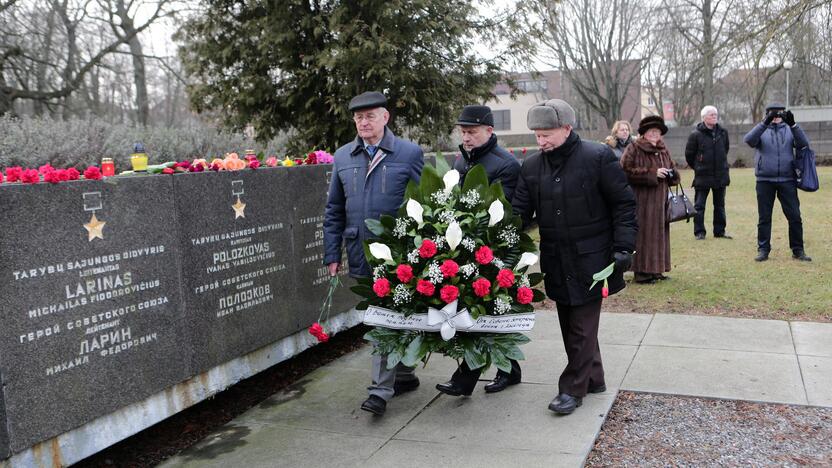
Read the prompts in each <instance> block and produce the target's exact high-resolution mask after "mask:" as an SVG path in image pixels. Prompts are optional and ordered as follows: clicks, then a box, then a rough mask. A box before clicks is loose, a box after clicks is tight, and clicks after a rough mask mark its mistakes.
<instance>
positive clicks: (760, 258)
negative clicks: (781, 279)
mask: <svg viewBox="0 0 832 468" xmlns="http://www.w3.org/2000/svg"><path fill="white" fill-rule="evenodd" d="M766 260H768V251H767V250H760V251H758V252H757V256H756V257H754V261H755V262H764V261H766Z"/></svg>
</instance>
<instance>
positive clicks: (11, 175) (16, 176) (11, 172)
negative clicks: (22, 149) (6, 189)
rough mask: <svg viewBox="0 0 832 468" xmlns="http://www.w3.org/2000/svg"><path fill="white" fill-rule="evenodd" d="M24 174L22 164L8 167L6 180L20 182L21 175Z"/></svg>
mask: <svg viewBox="0 0 832 468" xmlns="http://www.w3.org/2000/svg"><path fill="white" fill-rule="evenodd" d="M22 175H23V168H22V167H20V166H14V167H7V168H6V181H7V182H18V181H20V177H21V176H22Z"/></svg>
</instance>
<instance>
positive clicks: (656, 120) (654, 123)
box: [638, 115, 667, 135]
mask: <svg viewBox="0 0 832 468" xmlns="http://www.w3.org/2000/svg"><path fill="white" fill-rule="evenodd" d="M651 128H658V129H659V130H660V131H661V132H662V135H664V134H665V133H667V125H665V123H664V119H663V118H661V117H659V116H658V115H648V116H647V117H645V118H643V119H641V122H639V123H638V134H639V135H644V134H645V133H646V132H647V130H650V129H651Z"/></svg>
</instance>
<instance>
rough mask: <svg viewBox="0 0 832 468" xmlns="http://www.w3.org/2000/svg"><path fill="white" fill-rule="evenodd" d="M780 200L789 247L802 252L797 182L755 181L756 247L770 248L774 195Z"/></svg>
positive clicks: (801, 226)
mask: <svg viewBox="0 0 832 468" xmlns="http://www.w3.org/2000/svg"><path fill="white" fill-rule="evenodd" d="M775 196H777V199H778V200H780V207H781V208H783V214H784V215H786V219H787V220H788V221H789V247H790V248H791V249H792V252H794V253H797V252H803V221H802V220H801V219H800V200H799V199H798V198H797V183H795V182H794V181H789V182H763V181H757V213H758V215H759V221H758V222H757V249H758V250H763V251H766V252H768V251H770V250H771V212H772V210H773V209H774V197H775Z"/></svg>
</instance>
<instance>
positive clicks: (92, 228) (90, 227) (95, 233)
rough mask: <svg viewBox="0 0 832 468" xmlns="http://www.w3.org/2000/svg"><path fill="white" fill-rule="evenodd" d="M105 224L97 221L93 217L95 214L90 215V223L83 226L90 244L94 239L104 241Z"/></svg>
mask: <svg viewBox="0 0 832 468" xmlns="http://www.w3.org/2000/svg"><path fill="white" fill-rule="evenodd" d="M105 224H107V223H106V222H105V221H99V220H98V218H96V217H95V213H93V214H92V218H90V222H89V223H87V224H85V225H84V229H86V230H87V234H88V235H89V241H90V242H92V240H93V239H95V238H96V237H97V238H99V239H101V240H104V225H105Z"/></svg>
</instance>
